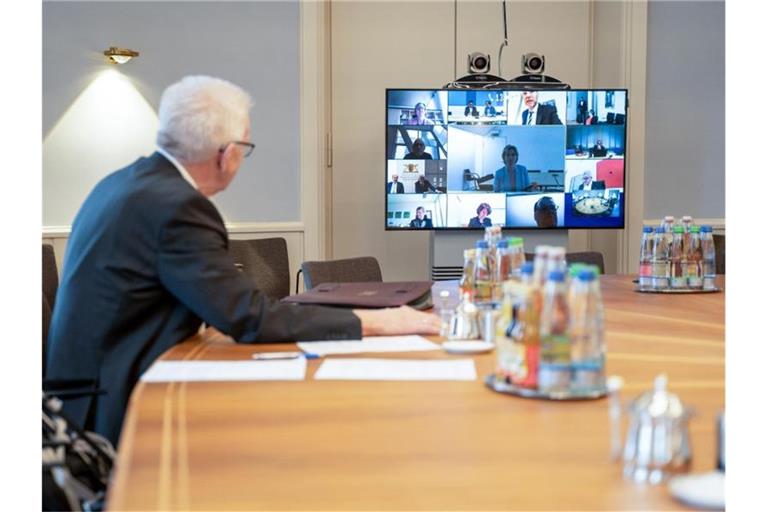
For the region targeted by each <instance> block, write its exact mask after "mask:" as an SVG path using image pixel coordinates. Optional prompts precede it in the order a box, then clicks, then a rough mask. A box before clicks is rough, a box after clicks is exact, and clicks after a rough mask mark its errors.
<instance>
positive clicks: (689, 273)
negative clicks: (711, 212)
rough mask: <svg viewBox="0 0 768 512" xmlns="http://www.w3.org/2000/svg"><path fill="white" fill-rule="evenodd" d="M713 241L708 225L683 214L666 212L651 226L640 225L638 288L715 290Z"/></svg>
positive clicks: (710, 228)
mask: <svg viewBox="0 0 768 512" xmlns="http://www.w3.org/2000/svg"><path fill="white" fill-rule="evenodd" d="M715 268H716V267H715V243H714V240H713V239H712V227H711V226H697V225H695V224H694V223H693V219H692V218H691V217H690V216H688V215H685V216H683V217H682V218H681V219H680V222H679V223H677V222H675V218H674V217H673V216H671V215H667V216H666V217H664V220H662V222H661V225H659V226H658V227H656V229H653V228H652V227H651V226H644V227H643V238H642V240H641V242H640V268H639V272H638V274H639V282H638V287H639V288H640V289H641V290H658V291H662V290H714V289H716V286H715Z"/></svg>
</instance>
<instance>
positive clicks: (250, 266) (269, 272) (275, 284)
mask: <svg viewBox="0 0 768 512" xmlns="http://www.w3.org/2000/svg"><path fill="white" fill-rule="evenodd" d="M229 253H230V254H231V255H232V258H233V259H234V260H235V265H236V266H237V267H238V268H239V269H240V270H242V271H243V273H245V274H246V275H247V276H249V277H250V278H251V279H252V280H253V282H254V283H255V284H256V287H257V288H258V289H259V290H261V291H262V292H264V293H265V294H266V295H267V296H268V297H270V298H272V299H275V300H280V299H282V298H283V297H287V296H288V294H289V293H290V292H291V275H290V271H289V269H288V268H289V267H288V245H287V244H286V242H285V238H262V239H252V240H230V241H229Z"/></svg>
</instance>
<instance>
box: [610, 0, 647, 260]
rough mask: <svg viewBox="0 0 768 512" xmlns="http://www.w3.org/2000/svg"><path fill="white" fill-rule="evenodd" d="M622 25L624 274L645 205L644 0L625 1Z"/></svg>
mask: <svg viewBox="0 0 768 512" xmlns="http://www.w3.org/2000/svg"><path fill="white" fill-rule="evenodd" d="M622 7H623V10H624V17H623V28H622V34H623V36H624V37H623V39H622V55H623V66H622V68H623V69H622V82H623V83H624V86H625V87H627V88H628V89H629V90H630V91H632V94H631V97H630V109H631V113H632V115H631V116H627V119H628V121H629V126H628V127H627V135H628V137H627V155H628V157H629V158H628V161H627V164H626V165H627V169H626V188H625V191H624V198H625V216H626V224H625V228H624V229H623V230H622V231H619V233H618V237H617V251H618V254H617V256H618V257H617V260H616V271H617V272H618V273H622V274H626V273H629V272H631V271H634V269H636V268H637V263H638V258H639V253H640V234H641V233H642V228H643V210H644V208H645V206H644V205H645V203H644V198H643V196H644V192H645V94H646V92H645V91H646V87H645V81H646V74H645V73H646V54H647V49H648V45H647V39H648V3H647V1H645V0H643V1H638V2H626V3H623V4H622Z"/></svg>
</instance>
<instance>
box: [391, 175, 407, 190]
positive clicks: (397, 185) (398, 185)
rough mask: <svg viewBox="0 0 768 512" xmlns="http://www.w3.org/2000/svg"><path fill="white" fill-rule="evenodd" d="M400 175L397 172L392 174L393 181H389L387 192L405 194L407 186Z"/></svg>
mask: <svg viewBox="0 0 768 512" xmlns="http://www.w3.org/2000/svg"><path fill="white" fill-rule="evenodd" d="M399 179H400V177H399V176H398V175H397V174H393V175H392V181H390V182H389V183H387V192H388V193H390V194H405V187H404V186H403V184H402V183H400V182H399V181H397V180H399Z"/></svg>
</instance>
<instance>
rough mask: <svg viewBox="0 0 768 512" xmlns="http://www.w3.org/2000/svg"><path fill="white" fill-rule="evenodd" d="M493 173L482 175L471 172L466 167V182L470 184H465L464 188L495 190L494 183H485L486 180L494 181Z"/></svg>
mask: <svg viewBox="0 0 768 512" xmlns="http://www.w3.org/2000/svg"><path fill="white" fill-rule="evenodd" d="M493 178H494V176H493V174H486V175H485V176H483V177H481V176H480V175H479V174H477V173H476V172H471V171H470V170H469V169H464V182H465V183H467V184H468V185H465V186H464V190H486V191H491V192H492V191H493V184H491V185H483V183H485V182H486V181H492V180H493Z"/></svg>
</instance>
